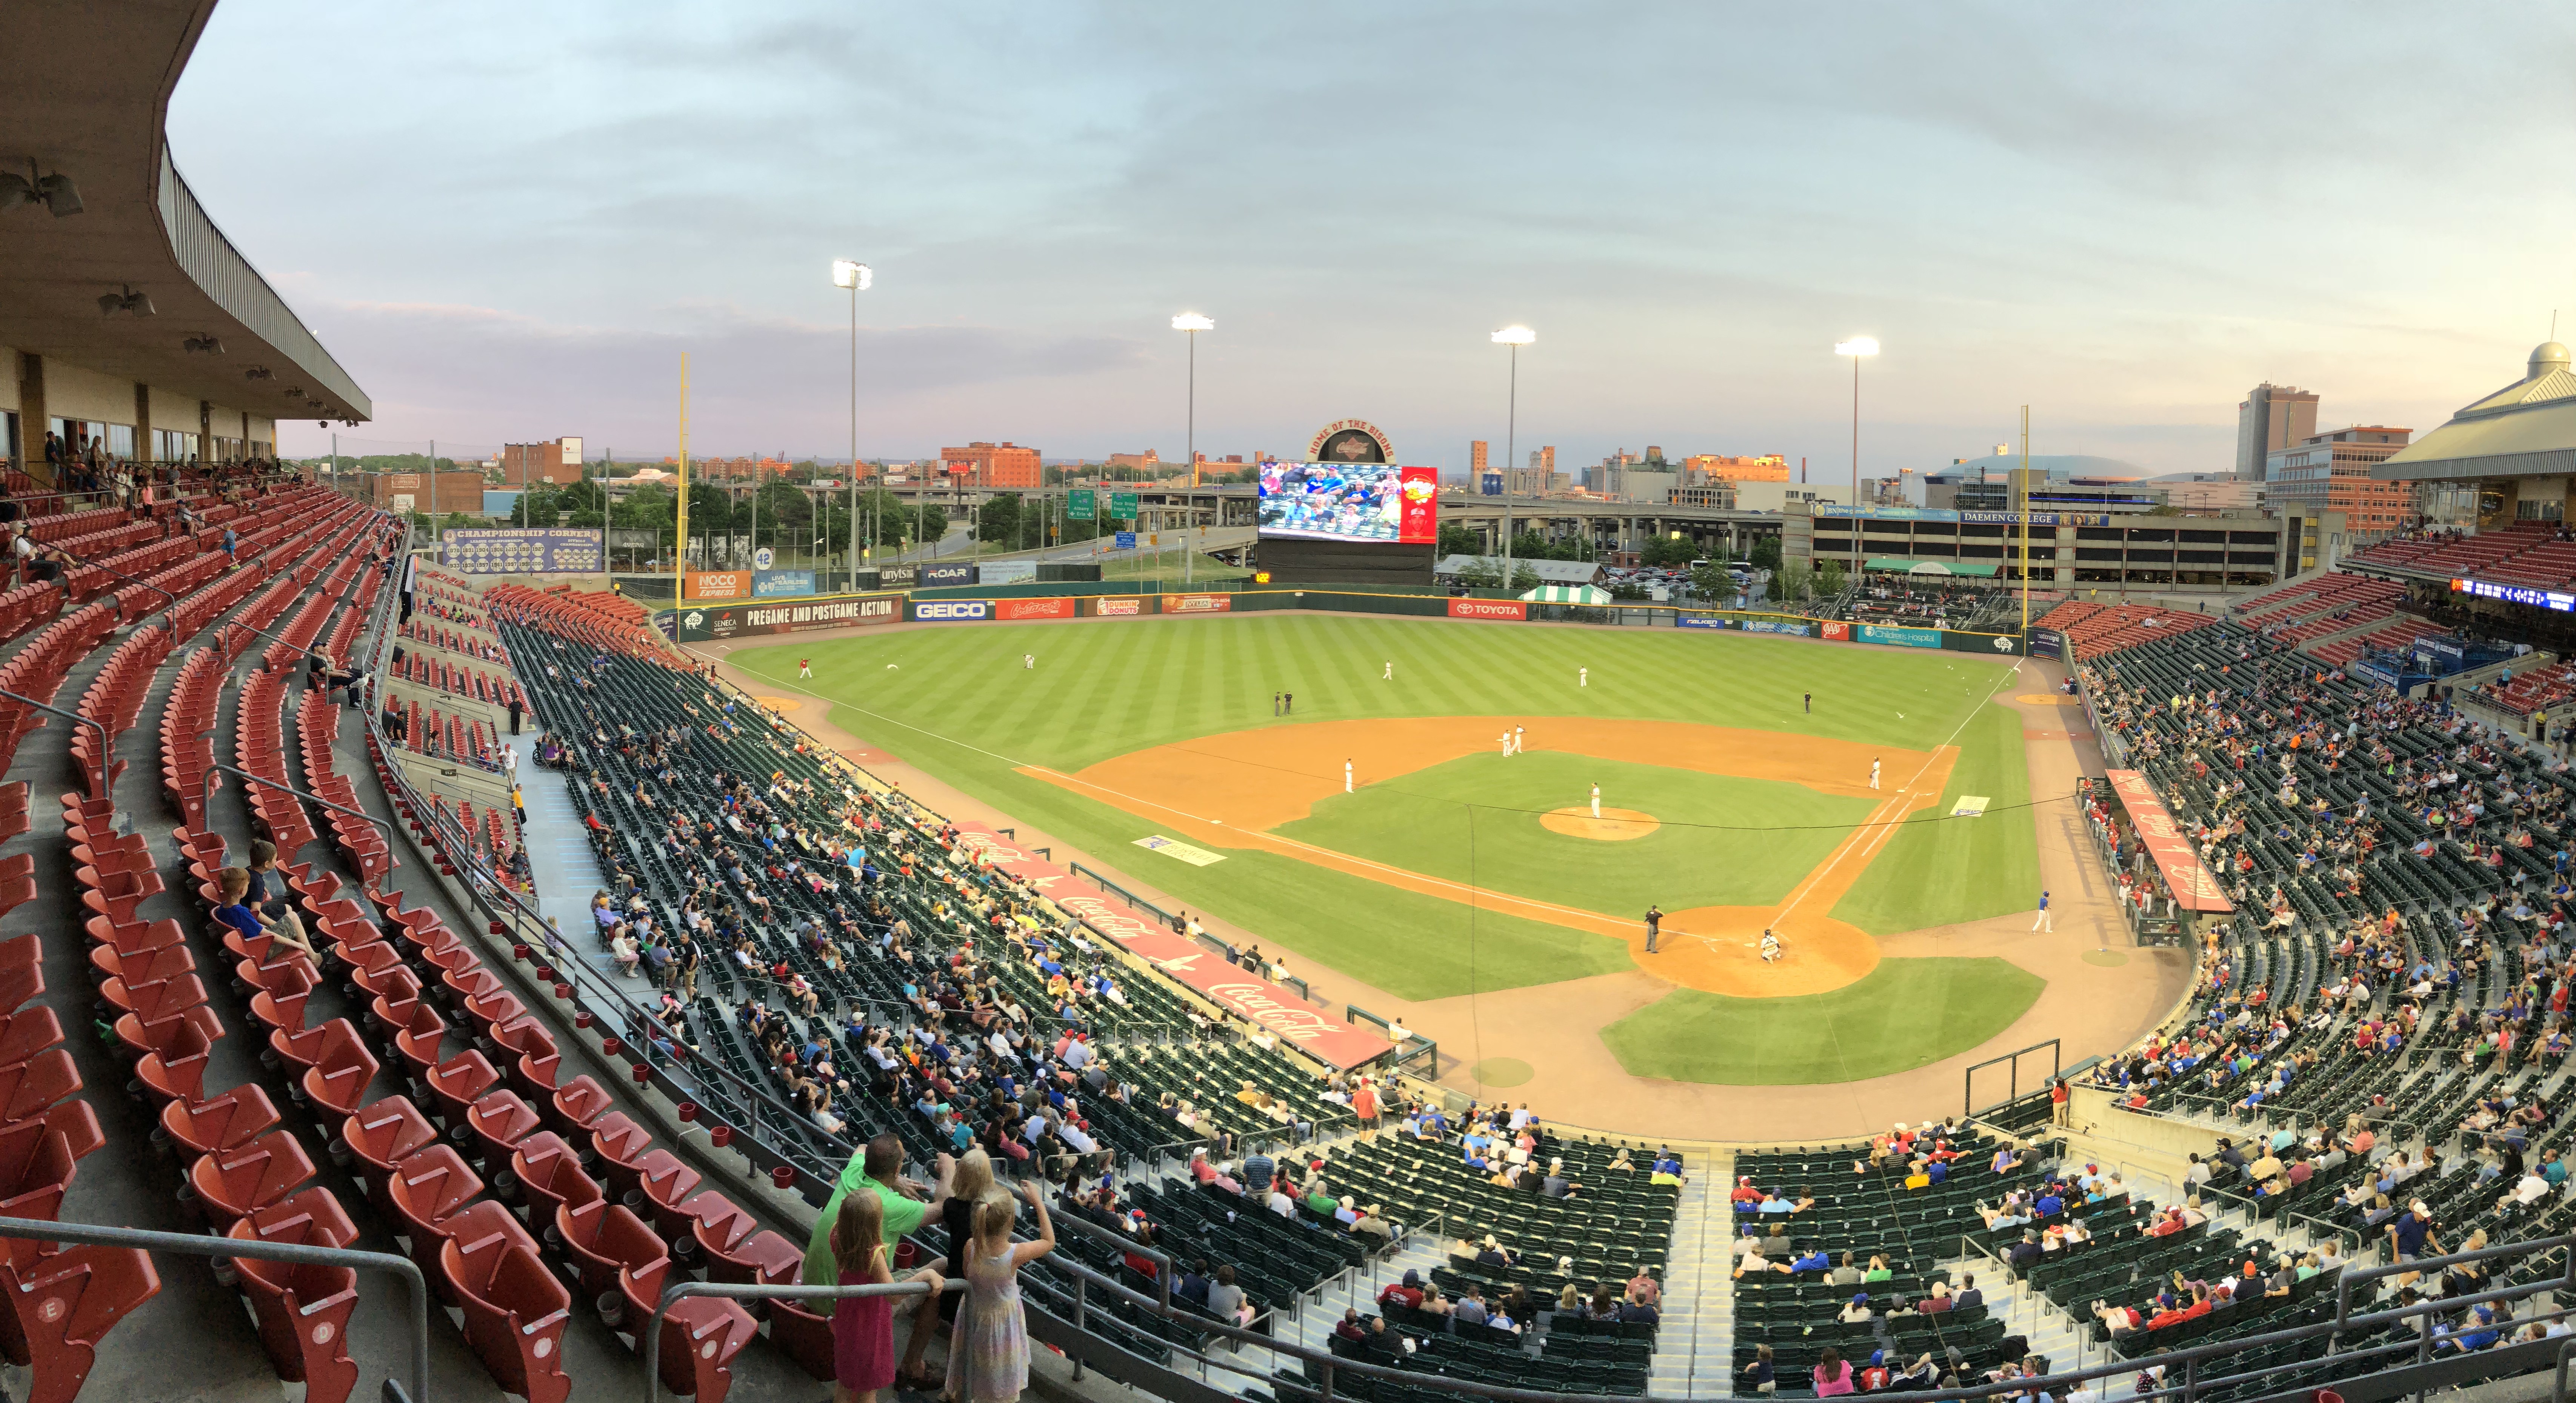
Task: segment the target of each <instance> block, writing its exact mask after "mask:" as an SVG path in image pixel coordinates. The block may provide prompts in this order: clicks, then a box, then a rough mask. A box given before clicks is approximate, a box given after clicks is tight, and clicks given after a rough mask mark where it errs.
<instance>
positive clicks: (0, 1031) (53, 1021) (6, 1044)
mask: <svg viewBox="0 0 2576 1403" xmlns="http://www.w3.org/2000/svg"><path fill="white" fill-rule="evenodd" d="M62 1045H63V1024H62V1020H61V1019H59V1018H56V1017H54V1011H53V1010H52V1009H50V1008H47V1007H45V1006H44V1005H43V1004H37V1005H35V1006H34V1007H32V1008H22V1009H20V1010H18V1011H17V1012H16V1013H13V1014H10V1015H7V1016H6V1017H0V1067H15V1066H18V1065H19V1064H21V1063H24V1062H29V1061H32V1060H34V1059H35V1056H36V1054H37V1053H40V1052H43V1051H45V1050H46V1049H47V1048H54V1047H60V1046H62Z"/></svg>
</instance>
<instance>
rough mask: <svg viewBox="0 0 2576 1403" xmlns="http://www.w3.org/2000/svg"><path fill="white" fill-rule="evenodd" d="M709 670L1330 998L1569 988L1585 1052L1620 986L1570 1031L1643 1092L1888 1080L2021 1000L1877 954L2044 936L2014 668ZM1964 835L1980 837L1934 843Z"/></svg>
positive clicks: (1619, 642)
mask: <svg viewBox="0 0 2576 1403" xmlns="http://www.w3.org/2000/svg"><path fill="white" fill-rule="evenodd" d="M800 660H806V661H810V664H811V666H812V669H813V674H814V675H813V677H812V678H811V679H810V680H801V679H800V678H799V676H798V664H799V661H800ZM729 661H730V662H732V663H733V664H734V665H735V666H737V667H739V668H740V669H742V670H743V671H744V672H745V673H747V674H750V675H751V676H752V677H753V678H754V679H757V680H761V681H763V682H764V683H765V684H766V685H764V686H763V687H762V688H761V689H760V690H764V691H768V692H771V693H773V694H774V695H776V696H778V697H780V698H782V699H793V700H795V701H796V702H797V704H799V705H800V707H804V706H815V707H816V708H817V710H820V709H821V708H820V707H819V706H817V704H819V703H828V704H829V705H828V721H829V723H830V724H831V725H833V726H836V727H838V728H839V729H841V730H843V731H846V732H848V733H850V734H852V735H854V736H856V737H859V738H860V739H862V740H864V741H866V742H868V743H870V744H872V745H875V746H879V747H882V748H883V749H885V750H886V751H888V752H890V753H893V754H895V755H899V756H900V757H902V759H903V760H904V761H905V762H907V763H909V764H912V765H914V766H917V767H919V768H920V769H922V770H923V771H926V772H927V773H929V774H931V775H933V776H935V777H937V778H939V779H941V780H943V781H945V782H947V783H950V784H952V785H954V786H956V787H957V788H959V789H961V790H963V791H965V792H967V793H969V794H971V795H973V796H975V797H976V798H978V799H980V800H982V801H984V802H986V803H988V804H990V805H992V806H993V807H994V808H995V809H996V810H998V811H1000V812H1002V813H1004V814H1008V815H1011V816H1012V817H1013V818H1015V819H1016V820H1018V821H1020V822H1024V823H1026V824H1029V825H1032V826H1034V827H1037V828H1041V829H1044V830H1045V831H1047V832H1048V833H1049V834H1051V835H1053V836H1054V837H1055V838H1056V839H1057V840H1058V841H1060V842H1062V843H1065V844H1068V845H1071V846H1075V847H1079V848H1081V849H1083V850H1085V851H1087V852H1089V853H1091V854H1094V855H1096V856H1097V857H1098V858H1099V859H1100V860H1102V861H1105V862H1110V863H1115V864H1117V865H1118V866H1120V867H1121V868H1123V869H1125V870H1127V871H1129V872H1131V873H1134V874H1136V875H1138V876H1139V877H1142V878H1145V879H1146V880H1149V881H1150V882H1151V883H1152V884H1153V885H1155V886H1158V887H1160V888H1161V889H1162V890H1163V891H1164V892H1166V893H1168V894H1170V895H1171V896H1172V897H1173V898H1175V899H1177V900H1179V901H1180V902H1182V903H1183V904H1185V905H1186V906H1188V907H1189V908H1190V909H1192V910H1194V911H1201V912H1206V913H1209V914H1212V915H1214V916H1216V917H1220V918H1222V919H1224V920H1226V921H1229V922H1231V923H1233V924H1235V925H1237V926H1240V927H1242V928H1243V929H1245V930H1247V931H1250V932H1252V933H1253V934H1254V935H1256V936H1257V937H1258V938H1259V939H1260V941H1261V942H1262V944H1263V947H1264V948H1265V949H1266V950H1269V951H1272V952H1274V953H1279V952H1285V954H1286V955H1287V958H1288V962H1289V965H1290V967H1291V968H1292V969H1294V970H1296V971H1297V972H1298V973H1301V974H1305V975H1307V976H1308V977H1310V978H1313V979H1315V980H1316V981H1317V982H1318V983H1319V984H1323V985H1325V986H1327V987H1331V986H1333V985H1335V983H1336V981H1335V980H1334V979H1333V978H1332V976H1334V975H1339V976H1341V977H1342V981H1343V982H1345V983H1346V982H1347V981H1354V980H1355V981H1358V982H1360V983H1361V984H1364V985H1366V986H1369V987H1370V988H1371V989H1372V990H1375V991H1383V992H1384V993H1385V994H1386V995H1389V996H1392V998H1393V999H1394V1000H1398V1001H1404V1002H1405V1003H1408V1004H1412V1005H1437V1004H1438V1003H1439V1001H1444V1000H1457V999H1472V998H1474V997H1476V996H1478V995H1493V994H1495V993H1497V992H1498V991H1505V990H1529V989H1532V988H1533V987H1535V986H1550V985H1559V984H1563V985H1566V986H1567V990H1566V994H1567V999H1566V1001H1565V1003H1564V1005H1563V1007H1564V1009H1565V1010H1566V1016H1568V1017H1575V1018H1582V1017H1585V1016H1587V1015H1586V1014H1585V1013H1584V1012H1583V1005H1584V998H1583V991H1585V990H1586V989H1590V988H1594V987H1596V986H1598V985H1600V984H1601V982H1602V977H1604V976H1621V975H1625V976H1629V977H1630V978H1633V977H1634V975H1635V973H1636V972H1642V973H1643V974H1644V975H1645V976H1648V977H1650V978H1651V979H1652V980H1654V981H1656V982H1657V983H1656V987H1655V990H1654V995H1655V996H1653V997H1651V998H1650V1001H1647V1002H1644V1003H1643V1005H1642V1006H1635V1004H1636V1001H1635V1000H1634V999H1631V1000H1629V1006H1627V1007H1625V1008H1623V1009H1622V1010H1619V1011H1615V1012H1614V1013H1605V1014H1602V1015H1600V1016H1598V1017H1595V1018H1593V1023H1594V1024H1596V1025H1597V1032H1598V1036H1599V1039H1600V1041H1601V1043H1602V1044H1603V1045H1605V1046H1607V1047H1608V1048H1609V1049H1610V1051H1611V1052H1612V1053H1613V1054H1615V1056H1616V1057H1617V1058H1618V1061H1619V1063H1620V1064H1621V1065H1622V1066H1624V1067H1625V1068H1626V1069H1627V1070H1628V1071H1629V1072H1631V1073H1632V1074H1635V1075H1638V1076H1643V1077H1662V1078H1672V1079H1676V1080H1684V1081H1694V1082H1711V1083H1723V1084H1739V1085H1740V1084H1791V1083H1810V1082H1838V1081H1848V1080H1857V1079H1861V1078H1866V1077H1872V1076H1878V1075H1884V1074H1887V1073H1890V1072H1896V1071H1903V1070H1906V1069H1909V1068H1912V1067H1917V1066H1922V1065H1924V1064H1926V1063H1929V1062H1932V1061H1936V1060H1939V1059H1940V1058H1942V1057H1945V1056H1948V1055H1949V1054H1951V1053H1955V1052H1958V1051H1961V1050H1964V1049H1966V1048H1969V1047H1973V1046H1976V1045H1977V1044H1979V1043H1980V1042H1983V1041H1984V1040H1985V1039H1987V1038H1989V1037H1992V1036H1993V1035H1994V1034H1996V1033H1998V1032H2000V1031H2001V1030H2002V1029H2003V1028H2004V1027H2006V1026H2007V1025H2009V1024H2010V1023H2011V1022H2012V1021H2013V1020H2014V1019H2015V1018H2016V1017H2018V1016H2019V1015H2020V1014H2021V1013H2022V1012H2023V1010H2025V1009H2026V1008H2028V1007H2029V1006H2030V1004H2031V1003H2032V1001H2033V1000H2034V999H2035V998H2036V997H2037V996H2038V994H2039V991H2040V989H2041V987H2042V982H2041V981H2040V980H2039V979H2038V978H2037V977H2035V976H2032V975H2030V974H2027V973H2025V972H2024V971H2022V970H2021V969H2019V968H2018V967H2016V966H2014V965H2012V964H2010V963H2008V962H2007V961H2004V960H2001V959H1996V958H1946V957H1938V956H1924V957H1915V958H1898V957H1892V956H1887V955H1884V954H1882V952H1881V948H1880V941H1881V939H1882V938H1884V937H1888V936H1893V935H1898V934H1901V933H1905V932H1913V931H1921V930H1925V929H1927V928H1933V927H1943V926H1949V925H1953V924H1955V923H1960V922H1969V921H1977V920H1983V919H1986V918H1991V917H1997V916H2001V915H2005V914H2007V913H2011V912H2015V911H2027V910H2028V909H2029V908H2030V906H2031V904H2032V901H2033V898H2034V896H2035V894H2036V891H2037V887H2038V859H2037V855H2036V852H2035V850H2034V838H2033V828H2032V823H2031V821H2030V817H2029V814H2028V812H2027V810H2026V808H2025V806H2026V804H2027V803H2028V801H2029V799H2030V795H2029V792H2028V791H2029V779H2028V773H2029V772H2028V768H2027V764H2026V760H2025V754H2024V748H2023V735H2022V723H2021V720H2020V718H2019V717H2018V716H2017V715H2016V714H2015V713H2014V712H2013V711H2012V710H2011V709H2009V708H2008V707H2005V706H1999V705H1994V704H1992V703H1993V702H1994V701H1995V700H1996V699H1997V698H1998V697H1999V696H2000V697H2003V698H2007V699H2008V697H2009V695H2010V693H2011V690H2012V688H2011V683H2012V680H2013V676H2014V674H2013V671H2012V667H2011V664H2010V662H2009V661H1998V660H1993V659H1987V658H1981V657H1976V656H1973V655H1969V654H1963V653H1945V652H1919V653H1913V652H1903V651H1898V650H1892V649H1878V648H1864V647H1856V646H1848V645H1837V644H1823V643H1816V642H1808V641H1803V640H1790V639H1776V638H1767V637H1761V636H1745V635H1737V634H1728V633H1703V632H1688V633H1685V632H1679V631H1674V630H1666V629H1656V630H1647V629H1579V628H1548V627H1535V626H1525V625H1509V624H1489V623H1477V622H1451V621H1445V620H1418V619H1393V618H1389V619H1374V618H1366V617H1351V616H1343V615H1323V614H1312V613H1292V612H1280V613H1275V614H1256V615H1249V616H1237V617H1229V618H1216V619H1205V618H1151V619H1141V620H1132V621H1130V620H1115V621H1112V620H1103V621H1099V622H1096V623H1091V622H1086V623H1078V624H996V623H986V622H974V623H957V624H948V625H935V626H926V627H920V628H908V629H902V630H890V631H887V632H883V633H876V634H864V635H859V636H855V637H849V638H843V639H838V640H834V641H828V642H812V641H806V642H793V643H789V644H786V645H783V646H777V647H759V648H754V647H744V648H740V649H738V650H735V651H734V652H733V653H732V654H731V655H730V658H729ZM1292 697H1293V705H1292V703H1291V698H1292ZM798 719H800V720H803V721H806V722H808V723H809V724H810V723H812V722H814V721H817V720H822V719H825V718H824V717H823V716H819V715H817V714H816V712H815V711H802V712H800V714H799V717H798ZM1506 732H1510V733H1512V734H1513V737H1514V741H1513V743H1512V744H1511V745H1510V746H1509V747H1508V748H1507V746H1506V743H1505V740H1504V736H1505V734H1506ZM1873 770H1875V772H1876V779H1875V784H1873ZM1596 787H1597V790H1598V814H1597V816H1596V813H1595V797H1594V796H1595V789H1596ZM1963 797H1975V798H1981V799H1983V800H1984V801H1985V807H1986V815H1985V816H1984V817H1952V816H1951V813H1952V810H1953V809H1954V808H1956V807H1958V806H1959V801H1960V800H1961V799H1962V798H1963ZM1149 839H1161V840H1164V842H1163V843H1161V844H1157V845H1156V846H1154V847H1151V848H1148V847H1145V846H1139V845H1138V844H1139V843H1140V840H1149ZM1650 903H1651V904H1653V905H1655V906H1657V907H1659V908H1660V909H1661V910H1662V911H1663V913H1664V917H1663V923H1662V935H1661V939H1660V942H1659V948H1658V949H1657V950H1656V951H1654V952H1652V953H1649V952H1647V951H1646V950H1645V948H1644V927H1643V924H1642V921H1641V917H1642V915H1643V913H1644V912H1645V911H1646V909H1647V907H1648V905H1649V904H1650ZM1765 931H1770V932H1772V933H1773V934H1774V935H1775V936H1776V937H1777V938H1778V941H1779V948H1778V950H1777V951H1776V958H1772V959H1768V960H1766V959H1765V958H1763V951H1762V948H1761V940H1762V935H1763V933H1764V932H1765Z"/></svg>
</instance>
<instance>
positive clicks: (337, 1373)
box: [232, 1187, 358, 1403]
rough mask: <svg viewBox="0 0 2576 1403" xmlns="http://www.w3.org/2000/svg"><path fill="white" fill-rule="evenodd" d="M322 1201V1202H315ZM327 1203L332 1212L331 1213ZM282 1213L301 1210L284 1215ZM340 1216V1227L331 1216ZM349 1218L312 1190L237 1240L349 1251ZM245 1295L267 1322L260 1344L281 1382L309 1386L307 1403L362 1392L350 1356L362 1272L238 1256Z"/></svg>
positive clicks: (330, 1402)
mask: <svg viewBox="0 0 2576 1403" xmlns="http://www.w3.org/2000/svg"><path fill="white" fill-rule="evenodd" d="M316 1199H318V1200H319V1202H313V1201H312V1200H316ZM325 1204H327V1205H328V1208H327V1209H325V1208H323V1205H325ZM282 1209H293V1210H294V1211H292V1212H282V1211H280V1210H282ZM325 1213H329V1214H338V1215H339V1216H338V1217H337V1219H336V1221H334V1220H333V1219H331V1218H329V1217H326V1216H324V1214H325ZM348 1223H349V1219H348V1216H347V1215H346V1214H345V1213H341V1212H340V1206H339V1203H338V1201H337V1200H335V1199H333V1198H331V1196H330V1194H329V1192H328V1191H327V1190H324V1189H321V1188H318V1187H317V1188H312V1189H307V1190H305V1191H304V1192H303V1193H301V1194H298V1195H296V1196H295V1198H294V1199H291V1200H289V1201H288V1202H287V1203H285V1204H281V1205H279V1206H278V1208H273V1209H270V1210H269V1211H268V1212H267V1213H266V1214H263V1215H260V1217H258V1218H256V1219H245V1220H243V1221H242V1222H239V1223H236V1224H234V1225H233V1230H232V1236H234V1237H237V1238H243V1239H256V1240H259V1241H265V1242H291V1243H299V1244H302V1245H305V1246H312V1247H345V1246H347V1245H349V1241H350V1240H351V1238H354V1236H355V1234H354V1232H352V1233H351V1235H350V1237H349V1238H342V1237H338V1236H337V1235H336V1234H337V1232H338V1231H339V1230H342V1229H346V1228H347V1227H348ZM233 1266H234V1268H235V1270H237V1271H238V1272H239V1273H240V1276H241V1287H242V1294H243V1295H244V1296H246V1297H248V1298H249V1299H250V1307H251V1314H252V1315H253V1316H255V1317H256V1318H257V1319H258V1321H259V1342H260V1346H261V1347H262V1348H263V1349H265V1350H267V1351H268V1362H269V1364H270V1365H271V1366H273V1367H274V1368H275V1369H276V1370H277V1377H278V1378H279V1379H280V1380H282V1381H284V1382H287V1383H301V1384H303V1385H304V1388H305V1393H304V1398H305V1403H346V1400H347V1398H348V1397H349V1394H350V1391H351V1390H353V1389H355V1388H356V1387H357V1386H358V1366H357V1363H356V1362H355V1361H353V1360H352V1359H350V1358H349V1317H350V1316H351V1315H353V1314H355V1313H356V1311H357V1309H358V1273H357V1272H356V1271H355V1270H354V1269H352V1268H349V1267H326V1266H319V1265H314V1264H310V1263H292V1262H265V1261H260V1260H257V1259H255V1258H250V1257H235V1258H234V1259H233Z"/></svg>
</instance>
